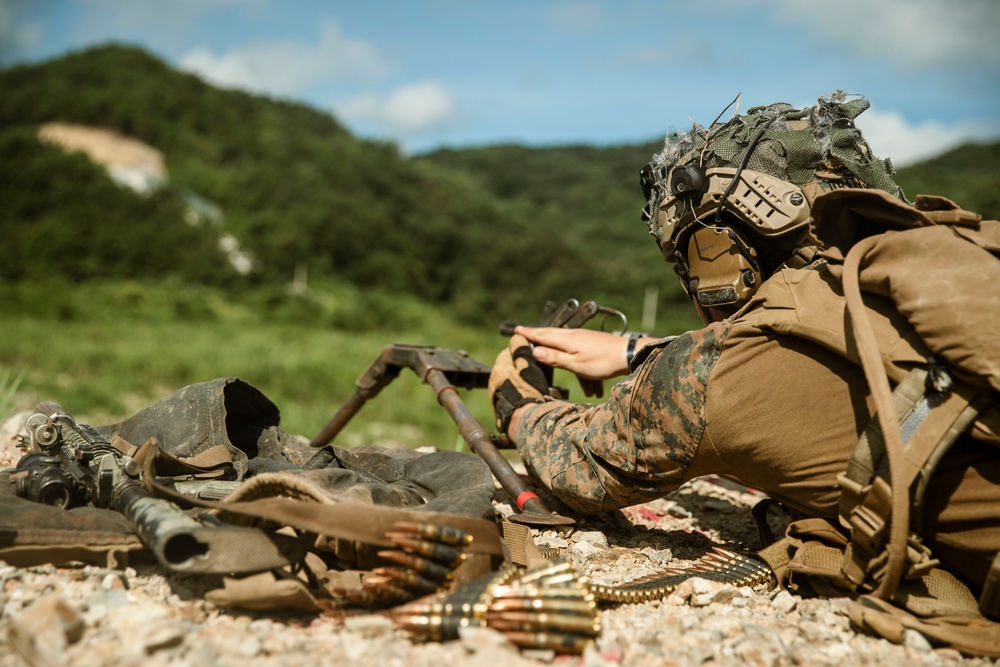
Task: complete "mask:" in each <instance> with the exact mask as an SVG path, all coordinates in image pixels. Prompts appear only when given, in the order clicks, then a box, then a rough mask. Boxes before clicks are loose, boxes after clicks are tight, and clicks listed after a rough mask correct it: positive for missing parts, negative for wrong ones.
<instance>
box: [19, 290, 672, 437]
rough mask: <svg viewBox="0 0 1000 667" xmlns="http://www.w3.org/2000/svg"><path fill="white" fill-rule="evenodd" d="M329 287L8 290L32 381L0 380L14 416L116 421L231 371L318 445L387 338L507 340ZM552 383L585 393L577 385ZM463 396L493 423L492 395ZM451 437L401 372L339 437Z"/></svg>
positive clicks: (433, 403)
mask: <svg viewBox="0 0 1000 667" xmlns="http://www.w3.org/2000/svg"><path fill="white" fill-rule="evenodd" d="M323 287H324V289H323V290H318V291H315V292H311V293H310V295H309V296H308V297H302V296H294V295H291V294H289V293H288V292H287V291H286V290H284V289H280V290H275V289H271V290H267V289H257V290H254V291H248V292H242V293H226V292H223V291H220V290H210V289H206V288H201V287H192V286H188V285H183V284H178V283H167V284H160V285H150V284H143V283H137V282H122V281H112V282H95V283H86V284H84V285H82V286H70V285H67V284H61V283H54V284H49V285H40V284H8V285H5V286H3V287H2V288H0V321H2V323H3V334H2V336H0V373H6V374H7V376H8V377H9V376H10V374H20V373H23V377H22V379H21V382H20V385H19V386H14V385H12V384H10V385H9V384H8V383H7V382H5V383H4V384H3V385H0V390H2V389H4V388H5V387H6V388H7V389H8V390H10V389H16V391H8V393H9V396H8V399H7V402H6V410H7V411H8V412H14V411H19V410H28V409H31V408H32V407H33V406H34V405H35V404H36V403H38V402H39V401H42V400H53V401H56V402H57V403H59V404H61V405H62V407H63V408H64V409H66V410H67V411H68V412H69V413H70V414H73V415H74V416H75V417H76V418H77V419H78V420H79V421H81V422H84V423H90V424H95V425H100V424H110V423H114V422H116V421H119V420H121V419H124V418H126V417H129V416H131V415H133V414H135V413H136V412H138V411H139V410H141V409H142V408H145V407H147V406H149V405H151V404H153V403H154V402H156V401H157V400H159V399H161V398H163V397H165V396H167V395H169V394H171V393H172V392H174V391H176V390H177V389H180V388H181V387H184V386H186V385H188V384H190V383H193V382H201V381H206V380H211V379H214V378H217V377H229V376H233V377H239V378H241V379H242V380H245V381H246V382H249V383H250V384H252V385H254V386H255V387H257V388H258V389H260V390H261V391H262V392H263V393H264V394H265V395H266V396H268V398H270V399H271V400H272V401H273V402H274V403H275V404H276V405H277V406H278V408H279V410H280V411H281V415H282V420H281V426H282V428H284V429H285V430H286V431H289V432H291V433H296V434H300V435H305V436H309V437H311V436H313V435H315V434H316V433H317V432H318V431H319V430H320V429H321V428H322V427H323V425H324V424H326V422H327V420H328V419H329V418H330V417H331V416H332V415H333V413H334V412H335V411H336V409H337V408H338V407H339V406H340V405H341V404H342V403H343V402H344V401H345V400H346V399H347V397H348V396H349V395H350V394H351V393H352V392H353V390H354V382H355V380H356V379H357V378H358V376H359V375H360V374H361V373H362V372H363V371H364V370H365V368H366V367H367V366H368V364H369V363H370V362H371V361H373V360H374V359H375V358H376V357H377V356H378V354H379V352H380V351H381V350H382V348H383V347H384V346H385V345H387V344H390V343H406V344H417V345H434V346H436V347H440V348H454V349H464V350H467V351H468V352H469V353H470V354H471V355H472V356H473V357H475V358H477V359H479V360H480V361H482V362H484V363H486V364H491V363H492V362H493V360H494V358H495V357H496V354H497V352H498V351H499V350H500V349H501V348H502V346H503V345H504V342H505V341H504V339H503V338H502V337H501V336H500V335H499V334H498V333H497V330H496V329H492V328H491V329H487V328H483V327H481V326H479V327H472V326H467V325H465V324H462V323H460V322H456V321H455V320H454V319H452V318H450V317H449V316H448V314H447V313H444V312H441V311H440V310H438V309H434V308H432V307H430V306H428V305H426V304H422V303H420V302H417V301H415V300H413V299H411V298H408V297H394V296H392V295H386V294H379V293H376V292H363V291H361V290H358V289H357V288H354V287H350V286H347V285H340V284H337V285H333V284H331V285H325V286H323ZM498 319H501V318H498ZM685 323H686V322H685ZM556 381H557V383H558V384H561V385H562V386H566V387H569V388H571V390H573V391H575V392H576V396H578V397H579V396H582V394H580V391H579V389H578V386H577V384H576V382H575V380H574V379H572V378H568V377H563V376H561V375H560V374H557V376H556ZM462 396H463V400H464V401H465V403H466V405H467V406H468V408H469V409H470V411H472V413H473V415H475V416H476V417H477V418H478V419H479V420H480V421H482V422H483V423H484V425H486V426H487V428H488V429H490V428H491V424H492V413H491V410H490V408H489V405H488V402H487V395H486V391H485V390H462ZM456 439H457V431H456V429H455V427H454V424H453V423H452V421H451V419H450V417H449V416H448V415H447V413H446V412H445V410H444V409H443V408H441V407H440V406H439V405H438V403H437V400H436V398H435V397H434V395H433V392H432V391H431V390H430V388H429V387H428V386H426V385H424V384H422V383H421V381H420V379H419V378H417V376H416V375H415V374H414V373H412V372H409V371H405V370H404V371H403V372H402V373H401V375H400V376H399V378H398V379H396V380H395V381H394V382H392V383H391V384H389V385H388V386H387V387H386V388H385V389H383V390H382V392H381V393H380V394H378V395H377V396H376V397H374V398H373V399H372V400H370V401H369V402H368V403H367V404H366V405H365V406H364V407H363V408H362V409H361V411H360V412H359V413H358V414H357V415H356V416H355V417H354V419H352V421H351V422H350V423H349V424H348V426H347V427H346V428H345V429H344V431H343V432H342V433H341V435H340V436H339V437H338V438H337V440H336V442H337V444H339V445H341V446H348V447H351V446H357V445H362V444H378V445H385V446H402V447H417V446H422V445H432V446H436V447H439V448H452V447H454V446H455V445H456Z"/></svg>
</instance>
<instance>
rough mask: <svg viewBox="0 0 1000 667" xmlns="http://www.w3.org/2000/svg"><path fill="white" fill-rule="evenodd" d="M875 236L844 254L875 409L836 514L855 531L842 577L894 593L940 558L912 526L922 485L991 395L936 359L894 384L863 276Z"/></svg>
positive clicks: (850, 305)
mask: <svg viewBox="0 0 1000 667" xmlns="http://www.w3.org/2000/svg"><path fill="white" fill-rule="evenodd" d="M877 243H878V237H869V238H867V239H864V240H862V241H860V242H858V243H857V244H856V245H855V246H854V247H853V248H851V250H850V252H848V254H847V257H846V258H845V260H844V272H843V286H844V296H845V298H846V301H847V310H848V313H849V314H850V320H851V327H852V331H853V333H854V337H855V340H856V342H857V346H858V354H859V357H860V359H861V364H862V367H863V369H864V372H865V377H866V379H867V380H868V385H869V388H870V390H871V393H872V397H873V399H874V401H875V407H876V415H875V417H874V418H873V419H872V423H871V424H870V425H869V428H868V429H866V431H865V433H863V434H862V436H861V439H860V441H859V442H858V445H857V447H856V448H855V451H854V455H853V456H852V458H851V461H850V463H849V464H848V468H847V471H845V472H844V473H842V474H841V475H840V476H839V477H838V481H839V482H840V484H841V488H842V494H841V500H840V507H839V514H840V522H841V524H842V525H844V526H845V527H846V528H849V529H850V534H851V543H850V545H849V546H848V549H847V550H846V553H845V558H844V563H843V566H842V570H843V574H844V577H845V578H846V579H847V580H849V581H851V582H852V583H853V584H854V585H855V586H861V585H862V584H863V582H864V581H865V580H866V579H868V578H869V577H872V578H874V579H875V580H876V581H878V588H877V589H876V591H875V596H876V597H878V598H880V599H883V600H889V599H891V598H892V596H893V594H894V593H895V591H896V588H897V587H898V585H899V581H900V579H901V578H902V577H903V575H904V569H905V570H906V576H907V578H912V577H913V576H915V575H919V573H921V572H926V571H928V570H929V569H930V568H933V567H934V566H935V565H937V564H938V561H936V560H934V559H932V558H931V557H930V551H929V550H928V549H927V548H926V547H924V546H923V545H922V544H921V543H920V542H919V539H918V538H916V537H914V536H912V535H910V534H909V533H910V530H911V528H912V529H914V530H915V532H919V529H920V525H921V524H922V513H921V508H922V501H923V495H924V491H925V490H926V488H927V482H928V480H929V479H930V477H931V475H932V474H933V472H934V469H935V468H936V466H937V463H938V461H940V460H941V457H942V456H944V454H945V452H947V450H948V448H950V447H951V445H952V444H953V443H954V442H955V441H956V439H957V438H958V436H959V435H960V434H961V433H962V432H963V431H965V430H966V429H967V428H968V427H969V426H970V425H971V424H972V422H973V420H974V419H975V417H976V415H978V414H979V412H980V411H982V410H983V409H985V408H986V407H987V405H988V404H989V402H990V400H991V397H990V396H988V395H987V394H985V393H983V392H981V391H980V390H977V389H975V388H973V387H972V386H970V385H968V384H966V383H958V382H955V381H953V380H952V378H951V377H950V376H949V375H948V374H947V372H946V371H945V368H944V366H943V365H938V364H936V363H933V362H932V363H931V365H930V366H929V368H928V369H921V368H917V369H914V370H913V371H911V372H910V374H909V375H908V376H907V377H906V378H905V379H904V380H903V381H902V382H900V383H899V384H898V385H897V387H896V389H895V391H890V389H889V379H888V376H887V375H886V371H885V367H884V365H883V363H882V358H881V355H880V353H879V350H878V345H877V342H876V338H875V335H874V333H873V331H872V327H871V322H870V320H869V319H868V314H867V311H866V309H865V307H864V303H863V302H862V299H861V289H860V283H859V279H858V275H859V267H860V266H861V263H862V261H863V258H864V256H865V255H866V254H867V253H868V252H869V251H870V250H871V249H872V248H874V247H875V245H876V244H877ZM911 491H912V494H913V495H912V498H911ZM911 502H912V506H911ZM911 509H912V516H911ZM907 566H909V567H908V568H907Z"/></svg>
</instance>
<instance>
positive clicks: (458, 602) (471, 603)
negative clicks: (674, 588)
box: [390, 560, 601, 653]
mask: <svg viewBox="0 0 1000 667" xmlns="http://www.w3.org/2000/svg"><path fill="white" fill-rule="evenodd" d="M390 615H391V617H392V619H393V622H394V623H395V624H396V626H397V627H398V628H401V629H402V630H405V631H407V632H409V633H410V634H411V635H413V636H414V637H415V638H417V639H423V640H427V641H448V640H451V639H457V638H458V632H459V629H460V628H462V627H490V628H493V629H495V630H497V631H499V632H502V633H503V634H504V635H505V636H506V637H507V638H508V639H509V640H510V641H511V643H513V644H515V645H517V646H520V647H523V648H546V649H553V650H555V651H557V652H560V653H582V652H583V651H584V649H585V648H586V647H587V646H588V645H590V644H592V643H593V641H594V639H595V638H596V637H597V636H598V634H599V633H600V630H601V626H600V618H599V616H598V610H597V600H596V598H595V597H594V594H593V593H592V592H591V590H590V584H589V582H588V581H587V579H586V577H584V576H583V575H581V574H580V573H579V572H578V571H577V570H576V569H575V568H574V567H573V566H572V565H570V564H569V563H567V562H566V561H562V560H557V561H554V562H552V563H547V564H545V565H543V566H541V567H539V568H535V569H532V570H527V571H524V570H519V569H518V568H516V567H513V566H508V567H505V568H503V569H501V570H500V571H499V572H496V573H494V574H491V575H488V576H486V577H482V578H480V579H477V580H475V581H472V582H470V583H468V584H466V585H464V586H461V587H460V588H458V589H456V590H455V591H453V592H449V593H441V594H438V595H437V596H434V597H429V598H423V599H420V600H416V601H414V602H410V603H408V604H405V605H403V606H400V607H397V608H396V609H393V610H391V612H390Z"/></svg>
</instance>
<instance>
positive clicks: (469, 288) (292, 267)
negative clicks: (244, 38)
mask: <svg viewBox="0 0 1000 667" xmlns="http://www.w3.org/2000/svg"><path fill="white" fill-rule="evenodd" d="M0 89H2V90H3V91H4V95H3V96H0V128H2V129H0V144H2V145H4V146H11V145H14V144H16V146H17V153H16V154H15V155H14V156H13V158H12V159H5V162H6V166H7V169H8V171H19V172H21V171H23V175H22V178H21V179H20V182H17V181H14V180H11V179H4V180H3V181H0V198H3V200H4V201H5V202H7V201H13V202H14V203H15V206H14V207H13V209H14V210H13V211H12V212H11V213H9V214H8V215H7V217H6V218H5V219H4V226H5V228H7V229H8V230H13V231H14V232H15V233H14V234H13V237H14V238H15V239H17V242H16V243H14V244H7V247H6V250H5V255H4V257H3V260H4V261H3V264H4V265H5V266H6V268H5V269H4V270H5V271H6V272H7V275H8V276H9V277H12V278H17V277H21V276H27V275H35V274H37V273H39V272H42V271H49V272H53V271H54V272H57V273H61V274H62V275H63V276H65V277H72V276H71V274H69V273H65V272H63V271H62V267H60V266H58V265H56V266H52V265H51V263H48V264H47V265H46V266H45V267H43V268H40V267H38V266H37V264H40V263H42V262H43V260H42V259H41V258H40V257H39V255H37V254H34V253H32V252H31V250H32V249H33V246H32V245H31V242H30V239H31V237H32V236H33V235H35V234H37V232H38V230H39V229H40V225H42V223H44V222H45V221H46V218H51V217H52V216H51V215H50V210H49V209H52V208H55V209H58V210H62V211H69V210H72V209H73V208H75V207H78V208H80V209H83V208H93V207H94V206H95V205H96V204H94V202H99V201H103V200H106V199H107V200H110V199H115V198H116V193H112V192H109V191H110V189H111V188H110V186H109V185H108V184H107V182H103V183H101V182H99V181H100V180H101V179H100V178H98V177H97V176H94V177H93V178H90V177H88V178H86V179H81V178H80V177H79V174H78V172H80V171H81V170H83V169H84V167H83V165H81V164H80V159H75V160H64V159H59V158H58V157H56V156H54V155H53V152H52V150H51V149H48V148H44V147H41V146H38V145H35V144H32V143H31V142H30V141H29V137H30V135H31V133H32V132H34V131H35V130H36V129H37V127H38V125H39V124H41V123H44V122H49V121H61V122H65V123H75V124H83V125H88V126H94V127H100V128H107V129H111V130H115V131H118V132H121V133H123V134H125V135H127V136H130V137H135V138H138V139H140V140H142V141H144V142H146V143H148V144H150V145H151V146H153V147H155V148H156V149H159V150H160V151H162V152H163V154H164V155H165V156H166V162H167V167H168V169H169V172H170V183H171V188H172V191H168V192H166V193H164V194H163V195H162V196H161V197H160V199H159V200H156V201H152V202H149V203H147V204H146V205H145V207H146V208H145V209H143V210H136V211H133V210H130V211H122V210H121V209H126V208H129V207H131V208H133V209H134V208H136V206H137V205H136V204H134V203H131V202H130V203H128V204H123V203H121V202H117V203H114V204H112V205H110V206H109V207H107V210H108V211H109V212H110V213H111V214H109V215H105V216H104V217H103V220H102V226H103V228H104V231H103V234H105V235H106V236H108V237H123V238H125V237H128V236H129V235H130V234H134V230H135V228H136V227H137V226H148V227H158V228H162V227H163V224H164V223H162V219H163V217H164V216H170V215H173V214H174V213H175V212H171V210H170V209H171V207H174V208H176V206H177V199H178V197H179V194H178V193H179V192H181V191H193V192H195V193H197V194H198V195H200V196H201V197H204V198H205V199H207V200H208V201H210V202H212V203H214V204H215V205H217V206H218V207H219V208H220V209H221V210H222V211H223V213H224V215H225V226H226V230H227V231H228V232H230V233H232V234H234V235H235V236H236V237H237V238H238V239H239V241H240V242H241V244H242V246H243V247H244V248H245V249H247V250H249V251H250V252H251V253H253V255H254V256H255V257H256V258H257V259H258V260H259V261H258V267H259V268H258V270H257V272H256V273H255V274H254V275H253V276H251V277H250V284H268V283H271V284H273V283H282V284H283V283H284V282H287V281H288V280H291V278H292V276H293V275H294V273H295V271H296V268H297V267H300V266H306V265H307V266H308V270H309V275H310V277H314V278H316V279H320V280H322V279H324V278H328V277H336V278H340V279H345V280H348V281H350V282H352V283H354V284H356V285H362V286H367V285H372V286H378V287H380V288H384V289H386V290H395V291H400V292H406V293H410V294H413V295H415V296H418V297H420V298H422V299H425V300H429V301H433V302H438V303H447V304H449V305H451V306H453V307H455V308H456V309H459V310H460V312H463V313H465V314H466V315H467V316H470V317H478V318H480V320H482V321H485V319H486V318H488V317H492V316H493V313H496V312H502V311H504V310H507V311H510V310H515V309H517V308H518V307H520V308H523V309H524V311H523V312H528V311H527V308H528V305H529V302H530V303H531V310H532V311H534V310H536V309H537V305H536V303H538V302H540V299H541V297H542V295H544V294H547V293H548V292H554V293H558V292H560V291H561V289H562V288H563V287H564V285H563V284H562V283H561V281H562V280H563V276H565V273H564V271H563V269H564V268H565V267H564V266H563V263H564V262H565V264H566V265H567V266H572V265H574V264H575V262H574V261H573V260H574V258H573V257H572V251H571V250H569V249H566V248H564V247H563V244H562V241H561V240H560V239H559V238H554V239H553V238H550V236H549V235H547V234H545V233H544V232H543V231H542V230H539V229H538V228H537V227H536V226H534V225H533V224H532V221H531V220H530V219H524V218H522V217H521V216H519V215H516V214H515V211H511V210H508V207H507V206H506V205H505V203H504V202H502V201H500V200H498V199H496V198H495V197H492V196H490V195H489V194H488V193H484V192H481V191H480V190H479V189H478V188H477V187H475V184H473V183H471V182H470V181H469V180H468V179H467V178H465V177H463V176H462V175H461V174H450V173H449V174H445V173H439V171H438V170H436V169H435V168H434V167H433V166H431V165H428V164H418V163H416V162H413V161H409V160H406V159H404V158H403V157H401V156H400V155H399V153H398V151H397V150H396V148H395V146H393V145H391V144H385V143H375V142H369V141H362V140H359V139H356V138H355V137H353V136H351V135H350V134H349V133H348V132H347V131H346V130H344V128H343V127H342V126H341V125H340V124H339V123H338V122H337V121H336V119H334V118H333V117H332V116H330V115H329V114H326V113H323V112H320V111H317V110H314V109H311V108H309V107H306V106H304V105H301V104H295V103H291V102H286V101H281V100H273V99H268V98H264V97H259V96H254V95H249V94H246V93H242V92H238V91H230V90H220V89H217V88H214V87H212V86H209V85H207V84H205V83H204V82H202V81H201V80H200V79H198V78H197V77H195V76H192V75H189V74H185V73H181V72H178V71H175V70H173V69H171V68H170V67H168V66H167V65H166V64H164V63H163V62H162V61H160V60H158V59H156V58H154V57H153V56H151V55H149V54H147V53H145V52H143V51H140V50H138V49H133V48H129V47H123V46H116V45H110V46H104V47H99V48H94V49H90V50H87V51H83V52H79V53H71V54H69V55H67V56H64V57H62V58H58V59H56V60H53V61H49V62H45V63H41V64H36V65H26V66H19V67H15V68H11V69H8V70H4V71H2V72H0ZM6 155H7V153H5V157H6ZM14 158H16V159H14ZM95 173H96V172H95ZM92 175H93V174H92ZM53 183H56V184H59V185H58V187H54V186H53V185H52V184H53ZM33 193H40V194H38V195H37V196H36V195H35V194H33ZM117 194H118V195H119V198H121V199H126V198H129V197H132V198H134V197H135V196H134V195H133V194H131V193H129V192H127V191H122V192H120V193H117ZM60 219H64V220H65V216H62V217H61V218H60ZM52 224H57V223H56V222H53V223H52ZM64 224H74V223H73V222H72V221H65V222H64ZM171 233H173V230H168V231H161V235H162V236H161V238H159V239H158V240H157V242H153V239H152V238H151V237H148V235H147V237H148V238H147V241H148V242H146V243H143V244H137V245H134V246H133V248H136V249H138V248H141V249H143V251H146V250H149V249H155V250H156V252H158V253H165V254H168V255H169V254H171V249H172V248H173V249H175V250H174V252H176V249H178V248H186V247H188V244H189V243H190V240H188V239H174V240H170V239H169V235H170V234H171ZM92 249H93V246H87V247H85V248H83V251H84V252H87V253H88V254H89V251H91V250H92ZM115 255H116V256H117V253H115ZM119 259H121V262H122V266H120V267H118V266H116V267H111V268H109V269H108V273H111V274H114V275H121V276H135V275H137V270H136V269H135V268H134V267H129V266H127V264H128V260H126V259H125V258H123V257H122V258H119ZM31 264H35V266H29V265H31ZM204 264H205V265H206V266H208V267H215V266H217V265H218V264H219V263H218V262H216V261H209V262H204ZM549 267H554V268H555V270H554V271H548V270H547V269H548V268H549ZM150 272H151V271H146V273H147V274H148V273H150ZM177 272H178V273H180V274H182V275H189V271H188V269H187V268H184V267H178V269H177ZM139 273H140V274H141V273H142V271H139ZM195 274H196V275H190V276H189V277H191V278H192V279H195V280H201V279H202V278H203V276H201V275H197V272H195ZM216 279H217V280H222V279H221V278H219V277H217V276H216ZM553 297H555V298H558V297H559V295H558V294H553Z"/></svg>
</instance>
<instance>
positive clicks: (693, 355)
mask: <svg viewBox="0 0 1000 667" xmlns="http://www.w3.org/2000/svg"><path fill="white" fill-rule="evenodd" d="M728 330H729V328H728V326H726V325H722V324H717V325H712V326H710V327H708V328H706V329H702V330H700V331H696V332H691V333H688V334H685V335H683V336H680V337H678V338H677V339H675V340H674V341H673V342H671V343H670V344H669V345H667V344H664V346H663V347H661V348H660V349H657V350H654V351H653V352H652V353H651V354H650V355H649V357H648V358H647V360H646V361H645V363H644V364H643V365H642V366H641V367H640V368H639V370H638V371H637V372H636V373H634V374H632V375H631V376H630V377H629V378H628V379H626V380H624V381H622V382H620V383H618V384H617V385H615V386H614V388H613V389H612V390H611V394H610V396H609V398H608V400H607V402H605V403H603V404H601V405H597V406H588V405H585V404H574V403H568V402H562V401H558V402H550V403H545V404H540V405H538V406H528V407H526V408H525V410H524V413H523V415H524V416H523V417H522V419H521V426H520V428H519V429H518V432H517V433H516V434H515V435H514V440H515V442H517V443H518V452H519V453H520V455H521V459H522V461H524V464H525V466H526V468H527V469H528V471H529V472H530V473H531V474H532V475H534V476H535V477H536V478H537V479H539V480H540V481H541V482H542V483H543V484H545V486H546V487H548V488H550V489H551V490H552V491H553V492H554V493H555V494H556V495H557V496H558V497H559V498H560V499H561V500H562V501H563V502H565V503H567V504H568V505H570V506H571V507H574V508H575V509H577V510H580V511H582V512H601V511H607V510H612V509H617V508H620V507H627V506H629V505H635V504H638V503H643V502H647V501H649V500H653V499H655V498H659V497H662V496H663V495H664V494H666V493H668V492H670V491H672V490H674V489H676V488H677V487H678V486H680V485H681V484H682V483H683V482H684V481H685V480H686V479H687V476H686V474H687V469H688V467H689V466H690V464H691V462H692V460H693V459H694V456H695V454H696V452H697V450H698V445H699V443H700V441H701V438H702V434H703V432H704V429H705V397H706V391H707V387H708V376H709V374H710V373H711V372H712V368H713V366H714V365H715V361H716V359H718V357H719V353H720V351H721V348H722V343H723V341H724V340H725V338H726V335H727V333H728Z"/></svg>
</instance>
